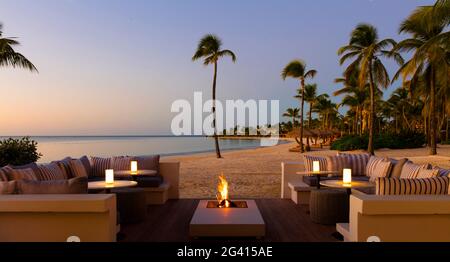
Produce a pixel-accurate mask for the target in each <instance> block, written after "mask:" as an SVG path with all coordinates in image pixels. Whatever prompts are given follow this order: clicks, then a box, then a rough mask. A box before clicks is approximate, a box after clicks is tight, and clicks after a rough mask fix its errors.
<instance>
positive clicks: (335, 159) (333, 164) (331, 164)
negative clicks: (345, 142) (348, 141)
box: [327, 155, 351, 176]
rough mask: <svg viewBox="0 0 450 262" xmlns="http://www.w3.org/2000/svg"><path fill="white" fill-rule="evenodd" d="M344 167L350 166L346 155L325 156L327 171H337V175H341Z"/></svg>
mask: <svg viewBox="0 0 450 262" xmlns="http://www.w3.org/2000/svg"><path fill="white" fill-rule="evenodd" d="M344 168H351V166H350V164H349V161H348V158H347V157H346V156H339V155H337V156H328V157H327V171H337V172H338V175H339V176H342V170H343V169H344Z"/></svg>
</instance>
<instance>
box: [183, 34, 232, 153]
mask: <svg viewBox="0 0 450 262" xmlns="http://www.w3.org/2000/svg"><path fill="white" fill-rule="evenodd" d="M221 47H222V40H220V38H219V37H217V36H215V35H211V34H208V35H206V36H204V37H203V38H202V39H201V40H200V42H199V43H198V47H197V51H195V54H194V56H193V57H192V61H196V60H198V59H200V58H204V60H203V64H204V65H205V66H207V65H210V64H213V65H214V78H213V85H212V100H213V105H212V112H213V128H214V141H215V145H216V155H217V158H222V156H221V154H220V148H219V139H218V137H217V127H216V83H217V63H218V61H219V59H220V58H222V57H225V56H230V57H231V60H232V61H233V62H236V55H235V54H234V53H233V52H232V51H231V50H228V49H225V50H222V49H221Z"/></svg>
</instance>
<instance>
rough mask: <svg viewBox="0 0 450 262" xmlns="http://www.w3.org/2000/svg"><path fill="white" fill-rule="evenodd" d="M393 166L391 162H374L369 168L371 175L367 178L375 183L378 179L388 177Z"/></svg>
mask: <svg viewBox="0 0 450 262" xmlns="http://www.w3.org/2000/svg"><path fill="white" fill-rule="evenodd" d="M393 166H394V165H393V164H392V162H391V161H385V160H382V161H378V160H376V161H375V164H374V165H373V166H372V167H371V172H372V173H371V174H370V177H369V181H370V182H375V181H376V180H377V178H379V177H388V176H389V174H390V173H391V170H392V167H393Z"/></svg>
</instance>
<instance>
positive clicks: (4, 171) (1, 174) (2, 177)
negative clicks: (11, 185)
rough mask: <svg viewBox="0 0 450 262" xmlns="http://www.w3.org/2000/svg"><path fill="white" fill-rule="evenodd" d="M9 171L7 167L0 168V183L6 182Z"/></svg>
mask: <svg viewBox="0 0 450 262" xmlns="http://www.w3.org/2000/svg"><path fill="white" fill-rule="evenodd" d="M10 169H11V168H8V167H2V168H0V181H8V172H9V170H10Z"/></svg>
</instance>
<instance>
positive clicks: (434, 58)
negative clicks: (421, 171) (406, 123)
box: [393, 1, 450, 155]
mask: <svg viewBox="0 0 450 262" xmlns="http://www.w3.org/2000/svg"><path fill="white" fill-rule="evenodd" d="M442 2H444V1H442ZM447 4H448V1H447ZM434 8H435V7H433V6H422V7H419V8H417V9H416V10H415V11H414V12H413V13H412V14H411V15H410V16H409V17H408V18H407V19H406V20H405V21H403V22H402V24H401V25H400V30H399V31H400V33H408V34H410V35H411V36H412V38H409V39H405V40H403V41H401V42H400V43H398V45H396V47H395V48H394V49H393V51H405V52H409V51H413V52H414V53H413V56H412V58H411V59H410V60H409V61H407V62H406V63H405V64H404V65H403V66H402V67H401V68H400V69H399V71H398V72H397V74H396V75H395V77H394V78H393V80H396V79H397V78H398V77H399V76H400V75H401V76H402V77H403V81H404V82H407V83H409V86H408V88H409V89H410V91H412V90H414V89H415V87H416V86H418V83H419V81H420V80H421V79H425V81H426V82H427V88H428V90H427V92H426V93H427V94H428V95H429V104H428V110H429V119H430V123H429V125H430V126H429V134H430V135H429V138H430V141H429V145H430V155H436V154H437V150H436V137H437V121H436V104H437V103H436V101H437V94H438V93H439V90H438V86H439V83H444V82H447V79H448V72H449V71H448V64H449V57H450V56H449V41H448V39H449V38H448V35H449V32H444V29H445V28H446V27H447V25H448V21H446V20H445V19H442V18H441V19H433V16H431V15H430V13H432V12H433V10H434ZM447 16H448V13H447ZM424 21H427V23H424ZM408 77H410V79H409V80H408V79H407V78H408ZM440 86H442V87H443V88H449V85H448V84H447V83H446V84H441V85H440ZM441 91H442V90H441Z"/></svg>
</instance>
